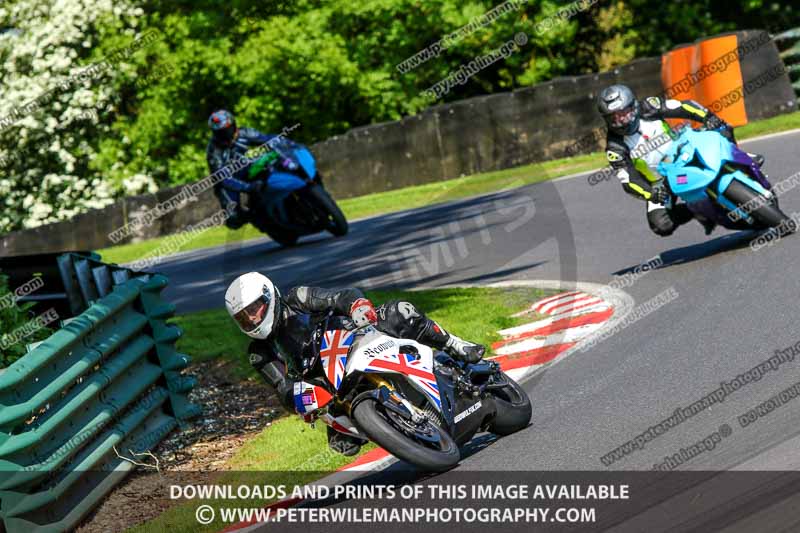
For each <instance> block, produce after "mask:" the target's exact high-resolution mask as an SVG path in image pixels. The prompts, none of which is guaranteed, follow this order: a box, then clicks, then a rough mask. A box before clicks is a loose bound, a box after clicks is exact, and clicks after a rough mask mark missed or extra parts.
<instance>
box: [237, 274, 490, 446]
mask: <svg viewBox="0 0 800 533" xmlns="http://www.w3.org/2000/svg"><path fill="white" fill-rule="evenodd" d="M225 307H226V309H227V311H228V314H229V315H230V316H231V318H233V320H234V321H235V322H236V324H237V325H238V326H239V329H241V330H242V332H243V333H244V334H245V335H247V336H249V337H251V338H252V339H253V342H251V343H250V347H249V350H248V352H249V354H250V364H251V365H253V367H254V368H255V369H256V370H257V371H258V373H259V374H260V375H261V376H262V377H263V378H264V379H265V381H266V382H267V383H268V384H269V385H272V386H273V387H274V388H275V390H276V391H277V393H278V397H279V399H280V400H281V403H282V404H283V405H284V407H285V408H286V409H287V410H289V411H294V401H293V394H292V390H293V387H294V380H295V379H299V377H300V371H301V369H302V357H303V354H305V353H309V352H308V350H309V349H310V346H311V334H312V332H313V331H314V329H315V327H316V325H317V323H318V322H319V321H320V320H322V318H323V317H324V313H326V312H327V311H328V310H331V309H332V310H333V312H334V315H336V316H338V317H341V319H342V320H343V321H344V323H345V324H347V325H349V326H350V327H362V326H366V325H368V324H372V325H374V326H375V327H376V328H377V329H378V330H380V331H382V332H384V333H386V334H387V335H391V336H394V337H399V338H407V339H415V340H416V341H418V342H420V343H422V344H425V345H427V346H430V347H431V348H434V349H437V350H443V351H446V352H447V353H448V354H450V355H451V356H452V357H453V358H455V359H459V360H462V361H466V362H468V363H474V362H477V361H479V360H480V359H481V358H482V357H483V355H484V353H485V348H484V347H483V346H481V345H479V344H474V343H471V342H468V341H465V340H463V339H460V338H459V337H457V336H455V335H452V334H450V333H447V332H446V331H445V330H444V329H442V327H441V326H439V324H437V323H436V322H434V321H433V320H431V319H429V318H428V317H426V316H425V315H424V314H423V313H421V312H420V311H418V310H417V309H416V308H415V307H414V305H413V304H411V303H410V302H404V301H390V302H387V303H385V304H383V305H381V306H380V307H378V308H375V306H374V305H373V304H372V302H370V301H369V300H368V299H367V298H365V297H364V294H363V293H362V292H361V291H360V290H359V289H356V288H346V289H338V290H333V289H323V288H319V287H305V286H300V287H295V288H293V289H292V290H290V291H289V292H288V293H287V294H286V297H283V296H282V295H281V293H280V291H279V290H278V288H277V287H276V286H275V284H274V283H272V281H271V280H270V279H269V278H268V277H267V276H264V275H263V274H260V273H258V272H250V273H247V274H244V275H242V276H239V277H238V278H236V279H235V280H234V281H233V283H231V285H230V286H229V287H228V290H227V292H226V293H225ZM365 442H366V441H363V440H361V439H358V438H356V437H352V436H349V435H344V434H342V433H339V432H337V431H335V430H333V429H332V428H330V427H328V444H329V445H330V447H331V448H332V449H333V450H335V451H337V452H339V453H342V454H344V455H354V454H356V453H358V450H359V449H360V447H361V445H362V444H363V443H365Z"/></svg>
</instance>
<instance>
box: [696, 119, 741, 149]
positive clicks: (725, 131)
mask: <svg viewBox="0 0 800 533" xmlns="http://www.w3.org/2000/svg"><path fill="white" fill-rule="evenodd" d="M703 125H704V126H705V127H706V129H709V130H715V131H719V132H720V133H721V134H722V135H723V136H724V137H725V138H726V139H728V140H729V141H730V142H732V143H734V144H735V143H736V138H735V137H734V136H733V126H731V125H730V124H728V123H727V122H725V121H724V120H722V119H721V118H719V117H718V116H717V115H715V114H714V113H712V112H710V111H709V112H708V115H706V119H705V121H704V122H703Z"/></svg>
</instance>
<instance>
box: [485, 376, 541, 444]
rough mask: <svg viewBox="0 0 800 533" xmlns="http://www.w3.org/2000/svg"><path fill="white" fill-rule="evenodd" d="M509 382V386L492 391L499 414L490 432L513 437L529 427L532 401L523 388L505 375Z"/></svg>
mask: <svg viewBox="0 0 800 533" xmlns="http://www.w3.org/2000/svg"><path fill="white" fill-rule="evenodd" d="M503 377H505V378H506V380H507V381H508V385H507V386H505V387H503V388H500V389H495V390H493V391H492V396H494V401H495V404H496V405H497V414H496V415H495V417H494V420H492V422H491V424H489V428H488V429H489V431H490V432H491V433H494V434H495V435H500V436H504V435H511V434H512V433H516V432H517V431H519V430H521V429H523V428H526V427H528V424H529V423H530V421H531V416H532V414H533V408H532V407H531V399H530V398H529V397H528V393H527V392H525V391H524V390H523V388H522V387H521V386H520V385H519V383H517V382H516V381H514V380H513V379H511V378H510V377H508V376H506V375H505V374H503Z"/></svg>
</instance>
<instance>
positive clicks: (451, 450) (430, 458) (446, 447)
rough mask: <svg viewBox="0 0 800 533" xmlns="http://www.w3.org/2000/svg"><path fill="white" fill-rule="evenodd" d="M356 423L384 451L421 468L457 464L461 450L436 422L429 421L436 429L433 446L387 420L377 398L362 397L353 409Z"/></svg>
mask: <svg viewBox="0 0 800 533" xmlns="http://www.w3.org/2000/svg"><path fill="white" fill-rule="evenodd" d="M353 418H354V419H355V422H356V426H358V427H359V429H362V430H363V431H364V433H365V434H366V435H367V436H369V438H370V439H371V440H373V441H375V442H376V443H378V444H379V445H380V446H381V447H382V448H384V449H385V450H386V451H388V452H389V453H391V454H392V455H394V456H395V457H398V458H400V459H403V460H404V461H406V462H409V463H411V464H413V465H416V466H418V467H420V468H422V469H424V470H428V471H432V472H443V471H445V470H449V469H450V468H452V467H454V466H455V465H457V464H458V461H459V460H460V459H461V452H460V451H459V449H458V446H457V445H456V443H455V441H454V440H453V438H452V437H451V436H450V435H449V434H448V433H447V432H446V431H445V430H443V429H442V428H440V427H439V426H437V425H435V424H433V423H430V422H429V424H430V426H432V428H434V429H435V430H436V431H437V432H438V436H439V439H440V444H441V446H440V449H438V450H435V449H433V448H431V447H429V446H425V445H424V444H422V443H421V442H419V441H416V440H414V439H413V438H411V437H409V436H408V435H406V434H405V433H404V432H403V431H401V430H400V429H398V428H397V427H396V426H395V424H394V423H392V422H390V421H389V419H388V418H387V415H386V414H385V413H384V412H383V410H382V409H380V406H379V405H378V402H377V401H375V400H373V399H365V400H362V401H361V402H359V403H358V404H357V405H356V406H355V408H354V409H353Z"/></svg>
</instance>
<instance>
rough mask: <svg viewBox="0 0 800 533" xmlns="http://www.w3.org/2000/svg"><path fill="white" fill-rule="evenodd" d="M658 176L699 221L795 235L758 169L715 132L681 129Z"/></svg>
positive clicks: (788, 219)
mask: <svg viewBox="0 0 800 533" xmlns="http://www.w3.org/2000/svg"><path fill="white" fill-rule="evenodd" d="M658 172H659V173H660V174H661V175H662V176H664V177H665V178H666V180H665V181H666V185H667V186H668V188H669V190H670V191H671V192H672V194H673V195H675V196H677V197H678V198H680V199H682V200H683V201H684V202H686V205H687V207H688V208H689V210H691V211H692V213H694V214H695V215H697V216H698V218H701V217H702V218H705V219H707V220H711V221H713V222H715V223H717V224H718V225H720V226H722V227H725V228H728V229H732V230H748V229H750V230H764V229H769V228H777V227H779V228H781V229H784V230H787V231H788V232H794V231H795V230H796V223H795V221H794V220H793V219H792V218H791V217H789V216H787V215H786V214H785V213H784V212H783V211H781V210H780V208H779V207H778V198H777V196H776V195H775V194H774V193H773V192H772V185H770V183H769V181H768V180H767V177H766V176H765V175H764V174H763V173H762V172H761V169H760V168H759V167H758V165H756V164H755V162H753V160H752V159H751V158H750V156H748V155H747V153H745V152H743V151H742V150H740V149H739V148H738V147H737V146H736V145H735V144H733V143H731V142H730V141H728V139H726V138H725V137H724V136H723V135H722V134H721V133H719V132H718V131H714V130H702V129H701V130H693V129H691V128H684V129H683V130H682V132H681V133H680V135H679V136H678V138H677V139H675V140H674V141H673V144H672V146H671V147H670V149H669V150H668V151H667V154H666V155H665V156H664V158H663V159H662V160H661V162H660V163H659V164H658Z"/></svg>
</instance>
